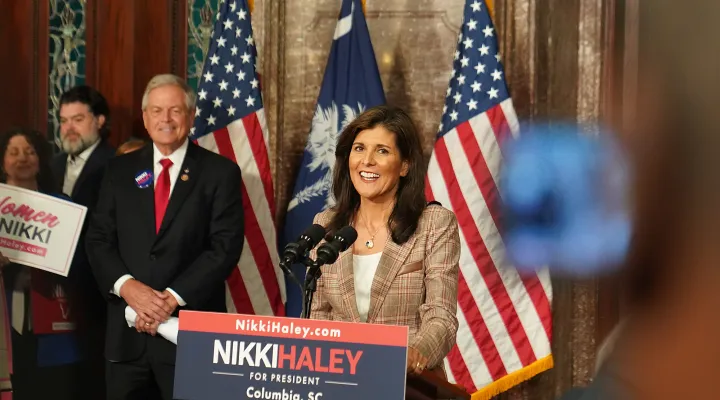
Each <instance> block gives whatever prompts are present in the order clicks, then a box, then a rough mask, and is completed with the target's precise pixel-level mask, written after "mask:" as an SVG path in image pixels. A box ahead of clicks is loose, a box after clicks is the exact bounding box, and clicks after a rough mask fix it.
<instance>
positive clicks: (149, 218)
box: [75, 146, 156, 237]
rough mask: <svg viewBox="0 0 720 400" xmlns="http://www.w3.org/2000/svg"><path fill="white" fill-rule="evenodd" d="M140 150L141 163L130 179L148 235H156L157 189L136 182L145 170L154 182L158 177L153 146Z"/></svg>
mask: <svg viewBox="0 0 720 400" xmlns="http://www.w3.org/2000/svg"><path fill="white" fill-rule="evenodd" d="M139 151H141V152H142V153H141V154H140V163H139V165H138V168H137V170H136V171H133V174H134V175H133V176H132V177H130V179H133V182H132V184H133V185H134V186H135V190H136V196H137V197H138V199H137V203H135V204H137V205H138V208H139V211H140V213H141V214H142V215H141V217H142V218H140V220H141V221H142V223H143V224H145V226H144V227H143V229H144V230H145V231H147V232H148V235H149V236H148V237H155V190H154V189H153V185H152V184H151V185H150V187H146V188H139V187H137V183H136V182H135V177H137V175H138V174H140V173H141V172H144V171H149V172H150V173H151V174H153V182H154V180H155V179H156V177H155V176H154V174H155V173H154V172H153V171H154V168H153V152H152V146H150V147H149V148H145V149H142V150H139ZM75 187H77V185H75Z"/></svg>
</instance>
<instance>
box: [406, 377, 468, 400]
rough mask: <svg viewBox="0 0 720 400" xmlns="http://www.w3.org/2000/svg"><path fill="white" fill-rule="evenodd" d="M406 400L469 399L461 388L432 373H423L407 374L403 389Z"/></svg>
mask: <svg viewBox="0 0 720 400" xmlns="http://www.w3.org/2000/svg"><path fill="white" fill-rule="evenodd" d="M405 399H406V400H436V399H437V400H439V399H443V400H450V399H452V400H460V399H463V400H465V399H470V394H469V393H468V392H466V391H465V390H464V389H463V388H461V387H459V386H456V385H453V384H452V383H450V382H448V381H447V380H446V379H445V378H443V377H442V376H441V375H440V374H439V373H437V372H434V371H423V373H422V374H420V375H415V374H409V375H408V376H407V385H406V387H405Z"/></svg>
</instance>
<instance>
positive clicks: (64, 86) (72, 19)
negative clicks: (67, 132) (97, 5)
mask: <svg viewBox="0 0 720 400" xmlns="http://www.w3.org/2000/svg"><path fill="white" fill-rule="evenodd" d="M86 3H87V0H49V6H50V10H49V13H50V14H49V22H48V23H49V31H50V32H49V38H50V41H49V48H48V50H49V76H48V106H47V109H48V128H47V131H48V137H49V138H57V137H58V135H59V134H60V131H59V129H60V125H59V121H58V116H57V113H58V110H59V101H60V95H62V94H63V92H65V91H66V90H68V89H70V88H71V87H73V86H75V85H81V84H83V83H85V5H86Z"/></svg>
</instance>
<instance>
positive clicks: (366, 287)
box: [353, 252, 382, 322]
mask: <svg viewBox="0 0 720 400" xmlns="http://www.w3.org/2000/svg"><path fill="white" fill-rule="evenodd" d="M381 257H382V252H380V253H375V254H367V255H362V256H359V255H356V254H353V278H354V279H355V302H356V303H357V309H358V313H359V314H360V321H362V322H366V321H367V317H368V312H369V311H370V292H371V290H372V283H373V279H374V278H375V271H377V267H378V264H380V258H381Z"/></svg>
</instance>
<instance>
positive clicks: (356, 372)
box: [173, 311, 408, 400]
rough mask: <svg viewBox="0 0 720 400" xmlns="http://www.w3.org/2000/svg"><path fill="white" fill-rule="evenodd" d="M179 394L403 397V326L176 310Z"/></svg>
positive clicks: (323, 399)
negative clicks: (177, 318)
mask: <svg viewBox="0 0 720 400" xmlns="http://www.w3.org/2000/svg"><path fill="white" fill-rule="evenodd" d="M177 344H178V347H177V359H176V363H175V388H174V389H175V391H174V393H173V395H174V396H173V397H174V398H177V399H183V400H195V399H198V400H199V399H214V400H225V399H227V400H230V399H232V400H236V399H240V398H243V399H284V400H330V399H344V400H352V399H362V400H366V399H380V398H382V399H391V400H393V399H397V400H402V399H404V398H405V379H406V365H407V346H408V328H407V327H406V326H390V325H374V324H359V323H357V324H356V323H348V322H335V321H316V320H307V319H294V318H280V317H265V316H255V315H238V314H224V313H204V312H197V311H180V332H179V334H178V343H177Z"/></svg>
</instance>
